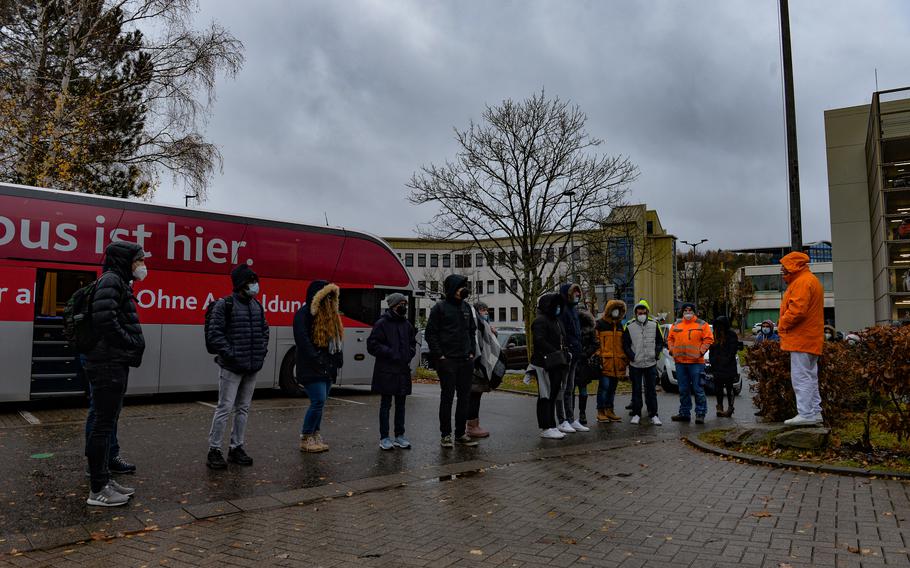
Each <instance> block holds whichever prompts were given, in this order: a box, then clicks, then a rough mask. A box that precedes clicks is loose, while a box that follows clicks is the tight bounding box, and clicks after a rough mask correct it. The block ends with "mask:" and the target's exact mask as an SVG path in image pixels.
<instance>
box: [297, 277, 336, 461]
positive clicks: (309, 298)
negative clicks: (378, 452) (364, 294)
mask: <svg viewBox="0 0 910 568" xmlns="http://www.w3.org/2000/svg"><path fill="white" fill-rule="evenodd" d="M339 296H340V290H339V289H338V286H336V285H334V284H331V283H329V282H326V281H325V280H315V281H313V282H312V283H310V285H309V287H308V288H307V292H306V303H305V304H304V305H303V306H302V307H301V308H300V309H299V310H297V313H296V314H294V343H296V344H297V382H299V383H301V384H302V385H303V388H304V389H305V390H306V393H307V396H308V397H310V407H309V408H308V409H307V412H306V416H305V417H304V419H303V426H302V427H301V429H300V451H302V452H325V451H327V450H328V449H329V445H328V444H326V443H325V442H324V441H323V440H322V435H321V434H320V433H319V427H320V426H321V424H322V411H323V408H324V407H325V401H326V399H327V398H328V396H329V389H330V388H331V386H332V383H333V382H334V381H335V379H336V378H338V369H340V368H341V366H342V365H343V364H344V355H343V353H342V342H343V341H344V326H343V325H342V323H341V314H340V313H339V311H338V306H339V303H338V302H339Z"/></svg>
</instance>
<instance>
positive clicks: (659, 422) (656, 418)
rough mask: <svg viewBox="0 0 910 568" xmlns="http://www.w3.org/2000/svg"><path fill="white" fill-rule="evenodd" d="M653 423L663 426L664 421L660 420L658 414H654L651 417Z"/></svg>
mask: <svg viewBox="0 0 910 568" xmlns="http://www.w3.org/2000/svg"><path fill="white" fill-rule="evenodd" d="M651 424H653V425H655V426H663V425H664V423H663V422H661V421H660V418H659V417H657V416H652V417H651Z"/></svg>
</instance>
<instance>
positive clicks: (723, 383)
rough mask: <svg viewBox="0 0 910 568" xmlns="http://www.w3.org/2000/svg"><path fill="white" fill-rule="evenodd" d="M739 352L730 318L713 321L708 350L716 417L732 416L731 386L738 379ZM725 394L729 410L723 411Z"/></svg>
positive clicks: (736, 336) (733, 397)
mask: <svg viewBox="0 0 910 568" xmlns="http://www.w3.org/2000/svg"><path fill="white" fill-rule="evenodd" d="M738 352H739V336H738V335H736V332H735V331H733V330H732V329H730V318H728V317H727V316H718V317H717V319H715V320H714V343H712V344H711V347H710V348H709V353H710V362H711V374H712V376H713V377H714V394H716V395H717V415H718V416H720V417H726V418H729V417H731V416H733V401H734V399H735V398H736V393H735V392H733V385H734V384H735V383H736V381H737V380H738V379H739V370H738V369H737V367H736V358H737V357H738ZM725 392H726V395H727V400H728V401H729V403H730V408H729V410H727V411H726V412H725V411H724V393H725Z"/></svg>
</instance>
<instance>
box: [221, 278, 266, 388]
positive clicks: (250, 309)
mask: <svg viewBox="0 0 910 568" xmlns="http://www.w3.org/2000/svg"><path fill="white" fill-rule="evenodd" d="M235 288H236V287H235ZM231 299H232V301H231V305H232V309H231V312H230V316H228V315H227V302H226V301H225V299H224V298H222V299H220V300H218V301H217V303H216V304H215V305H214V306H213V307H212V315H211V318H212V320H211V323H212V324H211V326H209V337H208V342H209V343H210V344H212V345H214V346H215V347H216V348H217V349H218V355H216V356H215V362H216V363H218V364H219V365H220V366H222V367H224V368H225V369H227V370H228V371H233V372H234V373H238V374H241V375H245V374H247V373H255V372H256V371H258V370H260V369H262V364H263V363H264V362H265V356H266V355H267V354H268V352H269V324H268V323H266V321H265V312H264V311H263V309H262V304H260V303H259V302H258V301H257V300H256V299H255V298H250V297H249V296H247V295H246V294H245V293H244V292H238V291H236V290H235V292H234V293H233V294H232V295H231Z"/></svg>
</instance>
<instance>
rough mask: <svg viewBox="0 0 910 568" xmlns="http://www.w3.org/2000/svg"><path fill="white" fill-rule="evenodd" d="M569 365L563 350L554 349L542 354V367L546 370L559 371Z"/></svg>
mask: <svg viewBox="0 0 910 568" xmlns="http://www.w3.org/2000/svg"><path fill="white" fill-rule="evenodd" d="M568 366H569V358H568V357H566V352H565V351H561V350H560V351H554V352H552V353H547V354H546V355H544V356H543V368H544V369H546V370H547V371H559V370H562V369H565V368H566V367H568Z"/></svg>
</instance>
